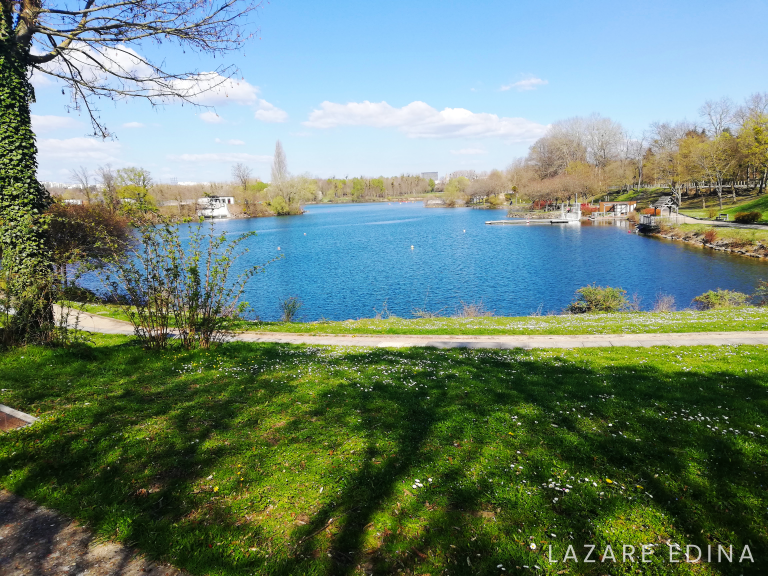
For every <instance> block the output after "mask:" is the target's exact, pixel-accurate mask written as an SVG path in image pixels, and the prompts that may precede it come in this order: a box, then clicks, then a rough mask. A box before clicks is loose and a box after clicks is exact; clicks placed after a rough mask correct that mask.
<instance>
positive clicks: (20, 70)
mask: <svg viewBox="0 0 768 576" xmlns="http://www.w3.org/2000/svg"><path fill="white" fill-rule="evenodd" d="M0 7H1V11H0V221H2V227H0V250H2V254H3V257H2V258H3V276H4V278H5V280H6V282H7V294H8V297H9V299H10V305H11V306H12V307H13V308H14V311H15V312H14V316H13V320H12V321H11V326H10V327H9V328H10V329H11V331H12V332H13V334H14V339H15V340H16V341H19V342H32V341H40V340H47V339H48V336H50V334H51V331H52V329H53V304H52V296H51V293H52V292H51V290H52V286H53V267H52V264H51V251H50V247H49V245H48V237H47V226H46V223H45V220H44V216H43V213H44V211H45V209H46V208H47V207H48V206H49V205H50V203H51V198H50V195H49V194H48V191H47V190H46V189H45V188H44V187H43V186H41V185H40V183H39V182H38V181H37V178H36V171H37V146H36V145H35V135H34V133H33V132H32V122H31V116H30V109H29V104H30V102H32V101H34V91H33V89H32V85H31V84H30V82H29V70H28V67H27V56H28V47H27V48H25V47H23V46H19V44H18V42H17V41H16V37H15V35H14V32H13V18H12V14H11V2H8V1H6V0H0Z"/></svg>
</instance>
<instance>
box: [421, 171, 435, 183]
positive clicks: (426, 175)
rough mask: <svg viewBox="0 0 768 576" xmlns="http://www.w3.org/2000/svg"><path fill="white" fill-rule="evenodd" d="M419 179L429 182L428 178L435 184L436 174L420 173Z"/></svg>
mask: <svg viewBox="0 0 768 576" xmlns="http://www.w3.org/2000/svg"><path fill="white" fill-rule="evenodd" d="M421 177H422V178H424V179H425V180H429V179H430V178H431V179H432V180H434V181H435V182H437V172H422V173H421Z"/></svg>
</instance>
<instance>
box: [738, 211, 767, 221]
mask: <svg viewBox="0 0 768 576" xmlns="http://www.w3.org/2000/svg"><path fill="white" fill-rule="evenodd" d="M762 217H763V214H762V213H761V212H758V211H757V210H754V211H752V212H738V213H737V214H736V216H734V218H733V221H734V222H738V223H739V224H752V223H754V222H757V221H758V220H760V218H762Z"/></svg>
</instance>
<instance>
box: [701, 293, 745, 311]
mask: <svg viewBox="0 0 768 576" xmlns="http://www.w3.org/2000/svg"><path fill="white" fill-rule="evenodd" d="M748 299H749V296H748V295H747V294H744V293H743V292H736V291H735V290H721V289H720V288H718V289H717V290H710V291H709V292H705V293H704V294H702V295H700V296H696V298H694V299H693V303H694V305H695V306H696V308H698V309H699V310H716V309H720V308H736V307H738V306H745V305H746V304H747V300H748Z"/></svg>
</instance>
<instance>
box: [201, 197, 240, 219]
mask: <svg viewBox="0 0 768 576" xmlns="http://www.w3.org/2000/svg"><path fill="white" fill-rule="evenodd" d="M234 203H235V198H234V196H206V197H205V198H198V199H197V215H198V216H202V217H203V218H229V216H230V214H229V208H227V206H228V205H229V204H234Z"/></svg>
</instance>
